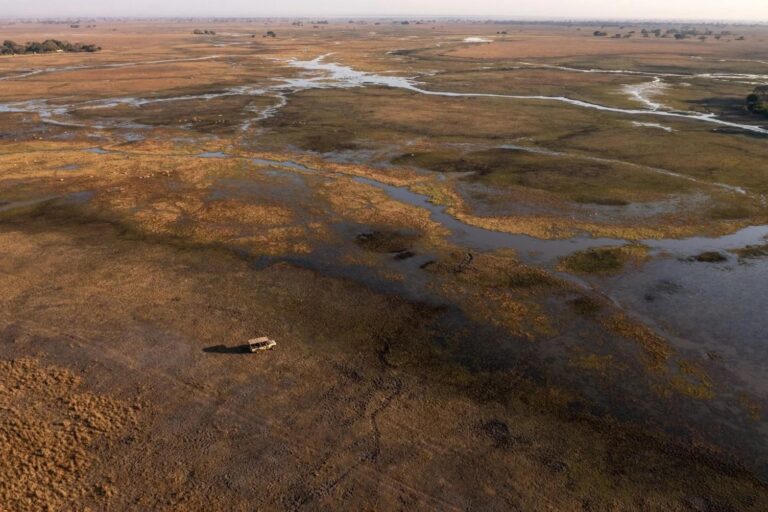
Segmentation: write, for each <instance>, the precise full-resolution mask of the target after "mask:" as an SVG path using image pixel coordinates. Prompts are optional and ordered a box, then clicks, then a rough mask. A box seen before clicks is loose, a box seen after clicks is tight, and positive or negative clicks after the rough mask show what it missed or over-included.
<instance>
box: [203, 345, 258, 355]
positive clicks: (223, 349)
mask: <svg viewBox="0 0 768 512" xmlns="http://www.w3.org/2000/svg"><path fill="white" fill-rule="evenodd" d="M203 352H206V353H208V354H246V353H248V352H249V351H248V345H237V346H234V347H228V346H226V345H213V346H210V347H205V348H204V349H203Z"/></svg>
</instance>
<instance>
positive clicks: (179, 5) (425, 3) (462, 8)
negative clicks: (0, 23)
mask: <svg viewBox="0 0 768 512" xmlns="http://www.w3.org/2000/svg"><path fill="white" fill-rule="evenodd" d="M430 14H432V15H485V16H489V15H495V16H509V17H514V16H520V17H545V18H621V19H630V18H631V19H634V18H652V19H660V18H666V19H669V18H674V19H730V20H761V21H768V0H325V1H323V2H318V1H317V0H279V1H276V0H269V1H266V0H99V1H94V0H0V16H3V17H13V16H40V17H44V16H254V17H256V16H280V15H286V16H301V15H304V16H364V15H430Z"/></svg>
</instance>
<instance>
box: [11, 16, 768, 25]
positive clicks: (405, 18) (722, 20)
mask: <svg viewBox="0 0 768 512" xmlns="http://www.w3.org/2000/svg"><path fill="white" fill-rule="evenodd" d="M425 18H429V19H436V20H437V19H439V20H456V21H461V20H488V21H510V22H515V21H522V22H544V23H546V22H558V23H568V22H579V23H595V24H599V23H718V24H719V23H729V24H738V25H766V24H768V19H764V20H745V19H737V18H733V19H730V18H650V17H648V18H593V17H555V16H551V17H550V16H523V15H509V16H507V15H501V14H472V15H460V14H455V15H450V14H381V15H377V14H349V15H344V14H334V15H312V14H295V15H291V14H279V15H278V14H275V15H269V16H267V15H259V16H246V15H217V16H213V15H193V16H182V15H126V16H115V15H111V16H101V15H94V14H88V15H85V14H83V15H54V16H50V15H47V16H34V15H27V16H19V15H17V16H0V20H3V21H31V20H34V21H73V20H80V19H90V20H136V21H148V20H307V19H312V20H349V19H359V20H402V21H420V20H424V19H425Z"/></svg>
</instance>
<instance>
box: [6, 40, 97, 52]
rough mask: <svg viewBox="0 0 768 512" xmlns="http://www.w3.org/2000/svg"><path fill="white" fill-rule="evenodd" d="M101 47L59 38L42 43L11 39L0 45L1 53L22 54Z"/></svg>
mask: <svg viewBox="0 0 768 512" xmlns="http://www.w3.org/2000/svg"><path fill="white" fill-rule="evenodd" d="M99 50H101V47H99V46H96V45H95V44H82V43H74V44H73V43H70V42H67V41H59V40H58V39H46V40H45V41H43V42H42V43H39V42H35V41H32V42H27V43H24V44H19V43H16V42H15V41H11V40H10V39H6V40H5V41H3V45H2V46H0V55H22V54H25V53H61V52H66V53H77V52H89V53H90V52H97V51H99Z"/></svg>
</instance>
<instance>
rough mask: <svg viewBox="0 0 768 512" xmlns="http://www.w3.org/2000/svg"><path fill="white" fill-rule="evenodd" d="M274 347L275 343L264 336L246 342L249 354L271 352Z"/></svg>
mask: <svg viewBox="0 0 768 512" xmlns="http://www.w3.org/2000/svg"><path fill="white" fill-rule="evenodd" d="M276 346H277V342H276V341H275V340H271V339H269V338H267V337H266V336H262V337H261V338H253V339H250V340H248V350H250V351H251V352H258V351H259V350H271V349H273V348H274V347H276Z"/></svg>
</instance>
